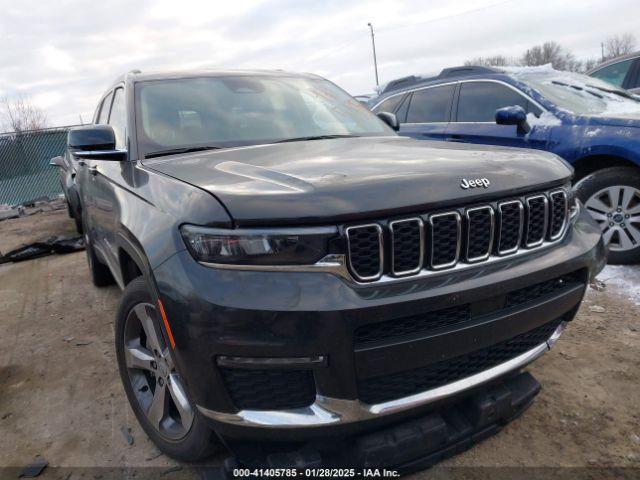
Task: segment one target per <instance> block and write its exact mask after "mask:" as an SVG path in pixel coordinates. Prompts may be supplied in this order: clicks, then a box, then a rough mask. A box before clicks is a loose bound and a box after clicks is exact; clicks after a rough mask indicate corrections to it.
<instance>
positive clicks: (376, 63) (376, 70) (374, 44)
mask: <svg viewBox="0 0 640 480" xmlns="http://www.w3.org/2000/svg"><path fill="white" fill-rule="evenodd" d="M367 25H369V28H370V29H371V45H372V46H373V69H374V70H375V72H376V87H379V86H380V83H379V82H378V60H377V58H376V39H375V38H374V35H373V25H371V22H369V23H367Z"/></svg>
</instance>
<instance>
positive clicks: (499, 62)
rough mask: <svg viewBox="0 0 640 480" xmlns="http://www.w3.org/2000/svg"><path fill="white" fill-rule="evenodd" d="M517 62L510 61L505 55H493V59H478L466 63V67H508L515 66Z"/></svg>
mask: <svg viewBox="0 0 640 480" xmlns="http://www.w3.org/2000/svg"><path fill="white" fill-rule="evenodd" d="M515 63H516V61H515V60H513V59H509V58H507V57H505V56H504V55H492V56H491V57H478V58H474V59H472V60H467V61H466V62H464V64H465V65H467V66H471V65H479V66H483V67H506V66H507V65H514V64H515Z"/></svg>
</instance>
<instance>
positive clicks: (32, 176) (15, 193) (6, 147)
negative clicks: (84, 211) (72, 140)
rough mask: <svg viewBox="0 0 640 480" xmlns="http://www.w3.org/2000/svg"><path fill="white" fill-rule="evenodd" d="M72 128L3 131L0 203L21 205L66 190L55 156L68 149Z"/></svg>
mask: <svg viewBox="0 0 640 480" xmlns="http://www.w3.org/2000/svg"><path fill="white" fill-rule="evenodd" d="M69 128H71V127H70V126H69V127H58V128H48V129H42V130H31V131H23V132H12V133H3V134H0V205H3V204H6V205H19V204H22V203H27V202H30V201H33V200H36V199H41V198H55V197H56V196H58V195H60V194H61V193H62V186H61V185H60V180H59V179H58V171H57V168H56V167H52V166H50V165H49V160H51V158H53V157H55V156H57V155H61V154H62V153H63V152H64V149H65V146H66V142H67V132H68V131H69Z"/></svg>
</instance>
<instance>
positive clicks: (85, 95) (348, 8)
mask: <svg viewBox="0 0 640 480" xmlns="http://www.w3.org/2000/svg"><path fill="white" fill-rule="evenodd" d="M0 11H2V12H3V13H2V16H0V32H2V42H3V45H2V49H0V65H2V68H0V94H2V95H12V94H17V93H20V94H23V95H29V96H31V97H32V98H34V99H37V101H38V104H39V105H40V106H41V107H42V108H44V109H45V110H46V113H47V116H48V118H49V121H50V123H52V124H72V123H77V121H78V116H79V115H80V114H81V115H82V116H83V118H85V119H87V118H90V117H91V115H92V113H93V110H94V108H95V104H96V102H97V100H98V98H99V96H100V95H101V94H102V92H103V91H104V90H105V88H107V87H108V85H109V84H110V83H111V82H112V81H113V79H114V78H116V77H117V76H118V75H120V74H122V73H123V72H125V71H127V70H130V69H133V68H140V69H142V70H158V69H184V68H211V67H220V68H269V69H273V68H282V69H286V70H292V71H307V72H313V73H317V74H320V75H323V76H325V77H327V78H329V79H330V80H332V81H334V82H336V83H337V84H339V85H340V86H342V87H343V88H345V89H347V90H348V91H349V92H351V93H353V94H359V93H366V92H371V91H373V87H374V75H373V65H372V58H371V38H370V36H369V29H368V27H367V22H372V23H373V24H374V27H375V30H376V37H375V38H376V46H377V51H378V61H379V73H380V80H381V81H382V82H386V81H388V80H391V79H393V78H396V77H399V76H404V75H408V74H412V73H431V72H433V73H435V72H438V71H439V70H440V69H442V68H444V67H447V66H453V65H458V64H461V63H463V62H464V61H465V60H467V59H470V58H475V57H478V56H486V55H493V54H503V55H506V56H519V55H520V54H521V53H522V52H523V51H524V50H525V49H526V48H528V47H530V46H532V45H535V44H538V43H542V42H544V41H548V40H555V41H557V42H559V43H561V44H563V45H565V46H566V47H567V48H569V49H570V50H572V51H573V52H574V54H576V56H577V57H578V58H587V57H592V58H593V57H597V56H598V55H599V53H600V42H601V41H602V40H603V39H604V38H606V37H607V36H608V35H612V34H615V33H620V32H625V31H632V32H633V31H635V30H636V29H637V21H636V19H637V18H639V17H640V3H638V2H637V0H612V1H608V2H605V1H596V0H586V1H583V2H580V4H578V3H577V2H575V1H568V0H539V1H537V2H519V1H517V0H459V1H456V2H436V1H419V0H407V1H403V2H399V1H398V2H396V1H394V2H389V1H387V0H384V1H383V0H367V1H355V0H354V1H346V0H327V1H322V2H318V1H316V0H270V1H267V0H243V1H238V2H229V1H225V2H222V1H216V0H180V1H179V2H176V1H175V0H159V1H151V0H139V1H136V2H130V1H127V0H112V1H109V2H91V1H88V0H86V1H80V0H59V1H57V2H41V1H39V0H22V1H21V2H15V1H13V0H0Z"/></svg>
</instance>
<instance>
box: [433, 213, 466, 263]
mask: <svg viewBox="0 0 640 480" xmlns="http://www.w3.org/2000/svg"><path fill="white" fill-rule="evenodd" d="M450 215H454V216H455V217H456V223H457V227H458V231H457V235H456V257H455V259H454V260H453V261H452V262H449V263H442V264H440V265H435V264H434V263H433V253H434V252H433V219H434V218H439V217H447V216H450ZM429 229H430V230H429V234H430V238H429V240H430V244H431V248H430V255H429V266H430V267H431V268H433V269H434V270H442V269H443V268H450V267H453V266H455V265H456V264H457V263H458V260H459V259H460V241H461V240H462V219H461V217H460V213H459V212H457V211H455V210H454V211H451V212H442V213H436V214H435V215H429Z"/></svg>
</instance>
